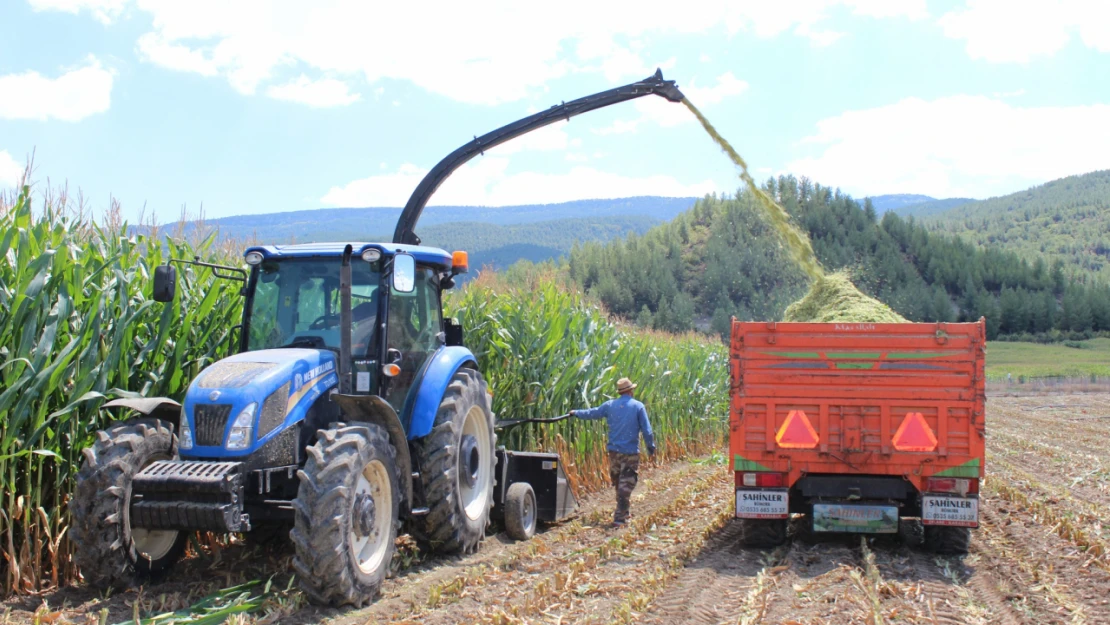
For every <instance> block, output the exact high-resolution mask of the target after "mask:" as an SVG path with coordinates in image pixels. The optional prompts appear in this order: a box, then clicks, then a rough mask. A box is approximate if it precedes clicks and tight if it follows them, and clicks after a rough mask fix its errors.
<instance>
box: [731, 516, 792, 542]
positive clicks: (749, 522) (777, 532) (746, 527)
mask: <svg viewBox="0 0 1110 625" xmlns="http://www.w3.org/2000/svg"><path fill="white" fill-rule="evenodd" d="M787 524H788V521H787V520H786V519H740V527H741V528H743V534H742V535H741V537H740V541H741V542H742V543H743V544H744V546H746V547H778V546H779V545H781V544H783V543H785V542H786V526H787Z"/></svg>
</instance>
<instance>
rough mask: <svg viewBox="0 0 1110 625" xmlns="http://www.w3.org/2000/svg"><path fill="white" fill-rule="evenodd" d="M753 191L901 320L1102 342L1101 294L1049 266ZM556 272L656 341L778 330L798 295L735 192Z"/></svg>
mask: <svg viewBox="0 0 1110 625" xmlns="http://www.w3.org/2000/svg"><path fill="white" fill-rule="evenodd" d="M763 188H764V190H765V191H766V192H767V193H769V194H771V195H772V196H773V197H774V198H775V199H776V201H778V202H779V203H780V204H781V205H782V206H783V207H784V208H785V209H786V210H787V211H788V212H789V213H790V214H791V216H792V217H793V219H794V220H795V222H796V223H797V224H798V225H799V226H800V227H801V228H802V229H804V230H805V231H806V232H807V233H808V234H809V237H810V239H811V241H812V243H813V248H814V251H815V253H816V254H817V257H818V259H819V260H820V261H821V263H822V265H823V266H824V267H825V268H826V269H828V270H840V269H847V270H848V271H849V272H850V274H851V276H852V280H853V282H855V283H856V285H857V286H858V287H859V288H860V289H861V290H862V291H864V292H865V293H867V294H868V295H871V296H873V297H876V298H878V299H880V300H882V301H883V302H886V303H887V304H888V305H890V306H891V307H892V308H894V309H895V310H897V311H898V312H899V313H900V314H902V315H903V316H904V317H906V318H907V319H910V320H911V321H974V320H977V319H978V318H979V317H980V316H983V317H986V318H987V332H988V337H989V338H991V339H997V338H999V337H1009V338H1019V337H1020V338H1025V339H1027V340H1033V339H1037V338H1039V339H1041V340H1050V339H1060V338H1084V337H1087V336H1090V335H1092V334H1093V333H1096V332H1106V331H1110V287H1107V286H1106V285H1102V284H1097V283H1095V282H1094V281H1093V280H1092V279H1088V278H1084V277H1077V276H1072V275H1068V274H1067V272H1065V267H1064V264H1063V261H1061V260H1057V261H1055V262H1054V263H1052V264H1051V265H1050V264H1049V263H1048V262H1046V261H1045V260H1044V259H1043V258H1040V257H1037V258H1036V259H1035V260H1033V261H1029V260H1027V259H1026V258H1023V257H1022V256H1019V255H1018V254H1017V253H1015V252H1012V251H1008V250H1006V249H1004V248H1000V247H999V246H989V247H979V246H976V245H974V244H971V243H968V242H966V241H964V240H962V239H960V238H959V237H956V236H953V235H948V234H944V233H938V232H935V231H930V230H929V229H928V228H926V227H923V226H922V225H921V224H919V223H917V222H915V220H914V219H913V218H909V219H903V218H902V217H899V216H898V215H896V214H894V213H887V214H886V215H884V216H883V218H882V219H879V218H878V216H877V214H876V211H875V209H874V207H873V206H872V205H871V202H870V201H869V200H864V202H863V203H862V204H861V203H860V202H857V201H856V200H855V199H853V198H852V197H851V196H849V195H847V194H844V193H841V192H840V190H839V189H833V188H831V187H826V186H822V185H820V184H817V183H814V182H812V181H810V180H808V179H806V178H804V177H803V178H801V179H798V178H795V177H794V176H781V177H778V178H772V179H769V180H768V181H767V182H766V183H764V185H763ZM567 269H568V271H569V274H570V276H571V278H572V279H573V280H574V281H575V282H577V283H578V284H579V285H581V286H582V287H584V288H585V289H587V290H588V291H589V292H590V293H591V294H593V295H594V296H595V297H597V298H598V299H599V300H601V301H602V302H603V303H604V304H605V305H606V307H608V309H609V310H610V311H611V312H613V313H615V314H617V315H620V316H623V317H625V318H628V319H630V320H634V321H635V322H636V323H638V324H640V325H643V326H649V327H653V328H657V329H663V330H669V331H686V330H691V329H699V330H703V331H713V332H718V333H722V334H726V333H727V331H728V324H729V319H730V317H731V316H734V315H735V316H736V317H737V318H740V319H749V320H755V319H780V318H781V317H782V313H783V311H784V310H785V308H786V306H787V305H788V304H790V303H791V302H793V301H795V300H797V299H799V298H800V297H801V296H802V295H803V294H804V293H805V290H806V288H807V281H806V279H805V277H804V275H803V274H802V272H801V271H800V270H799V269H798V268H797V267H796V266H795V265H794V263H793V262H792V261H791V259H790V257H789V255H788V253H787V252H786V250H784V249H783V248H782V245H781V241H780V237H779V235H778V233H777V232H776V231H775V230H773V229H772V228H771V227H770V225H769V224H768V222H767V221H766V219H765V218H764V216H763V212H762V210H761V209H760V207H759V206H758V205H757V204H756V203H755V202H754V200H753V198H752V197H751V196H750V194H749V193H747V192H746V191H743V190H741V191H740V192H738V193H737V194H736V195H735V196H725V197H717V196H706V197H704V198H702V199H700V200H698V201H697V202H696V204H695V205H694V206H693V207H692V208H691V209H690V210H688V211H686V212H685V213H682V214H681V215H679V216H678V217H677V218H675V219H674V220H673V221H671V222H669V223H666V224H663V225H661V226H658V227H656V228H653V229H651V230H649V231H648V232H647V233H645V234H643V235H630V236H628V237H627V238H624V239H620V240H616V241H611V242H608V243H604V244H603V243H585V244H582V245H577V246H575V247H574V248H573V249H572V250H571V252H570V254H569V257H568V259H567Z"/></svg>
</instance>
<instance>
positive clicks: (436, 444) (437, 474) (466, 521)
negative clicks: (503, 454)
mask: <svg viewBox="0 0 1110 625" xmlns="http://www.w3.org/2000/svg"><path fill="white" fill-rule="evenodd" d="M493 424H494V421H493V410H492V409H491V408H490V401H489V394H488V393H487V392H486V382H485V380H483V379H482V374H480V373H478V372H477V371H474V370H473V369H460V370H459V371H458V372H457V373H455V376H454V377H453V378H452V379H451V383H450V384H448V385H447V391H446V392H445V393H444V394H443V400H442V401H441V402H440V404H439V410H438V411H436V419H435V424H434V425H433V426H432V431H431V433H430V434H428V435H427V436H425V437H424V440H422V441H421V443H420V445H419V446H418V449H417V458H418V459H419V463H420V479H421V482H422V484H423V486H424V495H425V500H426V501H427V502H428V508H429V510H428V514H427V515H425V516H424V517H423V519H422V520H420V521H418V525H417V528H416V530H417V532H416V533H417V534H418V536H419V537H420V538H421V539H422V540H423V541H424V542H426V543H428V544H429V546H430V547H431V548H432V549H433V550H436V551H439V552H442V553H471V552H473V551H476V550H477V549H478V544H479V543H480V542H481V541H482V539H483V538H485V534H486V527H487V526H489V516H490V508H491V507H492V506H493V483H494V471H493V468H494V464H495V463H496V462H497V459H496V456H495V455H494V449H495V447H496V445H497V435H496V434H495V433H494V430H493Z"/></svg>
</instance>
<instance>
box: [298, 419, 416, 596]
mask: <svg viewBox="0 0 1110 625" xmlns="http://www.w3.org/2000/svg"><path fill="white" fill-rule="evenodd" d="M396 456H397V450H396V449H394V447H393V445H391V444H390V443H389V434H388V433H387V432H386V431H385V428H382V427H381V426H379V425H375V424H369V423H365V424H358V425H343V424H340V425H339V426H337V427H336V428H335V429H330V430H321V431H320V438H319V440H318V441H317V442H316V444H315V445H313V446H311V447H309V448H308V462H306V463H305V467H304V469H302V470H301V471H298V472H297V477H299V478H300V480H301V485H300V488H299V490H298V491H297V498H296V499H295V500H294V501H293V508H294V510H295V521H294V526H293V531H292V532H290V537H291V538H292V539H293V544H294V546H295V547H296V556H295V557H294V559H293V567H294V569H295V570H296V571H297V581H298V582H299V583H300V587H301V590H303V591H304V593H305V594H306V595H308V598H309V599H310V600H312V601H313V602H314V603H318V604H323V605H345V604H347V605H353V606H356V607H357V606H361V605H363V604H365V603H368V602H370V601H372V600H373V599H374V598H375V597H376V596H377V594H378V591H379V590H380V589H381V585H382V581H383V580H385V578H386V576H387V575H388V573H389V568H390V564H391V563H392V560H393V551H394V541H395V540H396V538H397V515H398V513H399V511H400V509H401V490H400V488H399V484H400V481H399V477H398V475H397V463H396Z"/></svg>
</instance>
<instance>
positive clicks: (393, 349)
mask: <svg viewBox="0 0 1110 625" xmlns="http://www.w3.org/2000/svg"><path fill="white" fill-rule="evenodd" d="M346 248H347V246H346V245H345V244H340V243H334V244H311V245H285V246H264V247H252V248H250V249H248V250H247V251H246V254H245V257H246V261H247V264H248V266H249V267H250V273H249V276H248V278H247V285H246V301H245V305H244V309H243V329H242V333H241V336H240V345H239V351H240V352H254V351H259V350H271V349H298V348H299V349H315V350H327V351H329V352H331V353H332V355H333V356H334V358H335V360H336V361H337V363H336V364H337V372H338V373H339V374H340V381H341V385H342V386H345V387H346V388H344V389H342V390H343V391H344V392H346V393H351V394H356V395H378V396H381V397H383V398H384V399H386V400H387V401H388V402H389V404H390V405H391V406H392V407H393V409H394V410H395V411H396V412H397V414H398V415H403V414H404V412H405V404H406V400H407V399H408V395H409V391H410V390H411V389H412V384H413V381H414V380H415V379H416V377H417V374H418V373H419V371H420V369H421V367H422V366H423V365H424V363H425V362H426V361H427V360H428V358H429V357H430V356H431V355H432V354H434V353H435V352H436V350H438V349H439V348H440V347H442V346H444V345H446V343H447V335H448V333H447V331H446V329H445V325H444V320H443V316H442V306H441V294H442V292H443V291H444V290H445V289H446V288H450V287H451V286H453V285H454V276H455V275H457V274H459V273H463V272H465V271H466V270H467V267H466V265H465V262H466V261H465V258H466V255H465V253H464V252H458V253H455V254H454V255H452V254H448V253H447V252H445V251H443V250H440V249H436V248H431V247H418V246H409V245H395V244H362V243H358V244H351V245H350V248H351V250H350V252H349V256H347V257H346V258H347V260H346V262H347V263H348V264H347V265H345V264H344V262H345V261H344V252H345V250H346ZM456 260H457V261H459V264H455V262H454V261H456ZM346 268H349V271H350V288H349V315H350V318H349V319H350V320H349V323H348V324H346V325H344V314H345V311H344V296H343V291H344V288H343V273H344V270H345V269H346ZM448 325H451V323H450V322H448ZM344 330H349V336H350V344H349V353H348V354H347V355H346V356H345V355H344V353H343V352H344V345H343V342H344V341H343V338H344V334H345V332H344ZM451 334H452V338H455V337H456V336H457V335H458V332H451ZM460 342H461V341H460ZM344 360H345V361H346V362H344ZM344 374H346V376H344ZM344 377H346V379H344Z"/></svg>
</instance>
